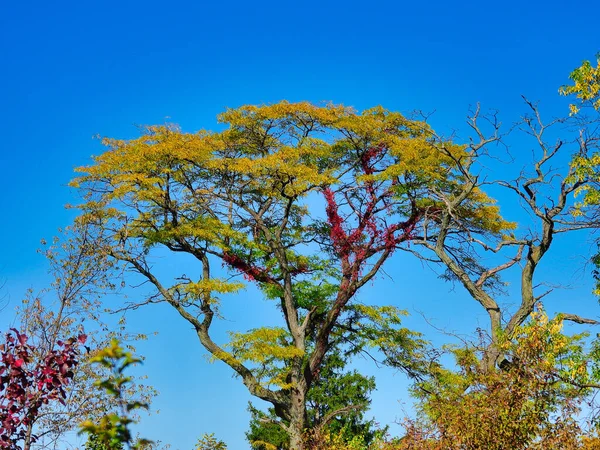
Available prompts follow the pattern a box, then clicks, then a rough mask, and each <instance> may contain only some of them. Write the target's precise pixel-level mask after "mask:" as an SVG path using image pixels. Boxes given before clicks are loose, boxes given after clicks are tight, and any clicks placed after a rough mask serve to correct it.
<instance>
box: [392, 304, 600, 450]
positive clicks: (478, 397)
mask: <svg viewBox="0 0 600 450" xmlns="http://www.w3.org/2000/svg"><path fill="white" fill-rule="evenodd" d="M563 321H564V319H563V318H562V317H557V318H555V319H552V320H549V319H548V317H547V315H546V314H545V312H544V311H543V310H541V309H540V310H538V311H536V312H534V313H532V314H531V316H530V320H528V322H527V323H526V324H524V325H523V326H519V327H518V329H517V330H516V332H515V334H514V336H513V338H512V339H511V340H508V339H506V336H504V338H503V339H502V341H501V343H500V346H501V348H502V351H503V353H504V354H505V355H507V357H508V358H510V360H511V363H510V364H506V365H505V366H503V370H499V371H489V370H486V368H485V367H484V366H482V365H481V364H480V358H481V356H480V355H478V353H480V352H482V351H485V349H486V347H487V345H480V344H469V345H467V346H463V347H455V348H454V350H453V353H454V355H455V357H456V362H457V366H458V370H446V369H440V371H439V372H437V373H436V374H435V375H434V376H433V377H431V378H430V379H429V380H427V381H426V382H424V383H422V384H420V385H419V386H417V388H416V389H415V395H416V396H417V398H418V399H419V405H418V411H419V415H418V419H417V420H409V421H407V434H406V436H405V437H404V438H403V439H402V441H401V443H400V445H399V446H395V447H393V448H396V449H398V450H401V449H402V450H404V449H405V450H408V449H419V450H427V449H431V450H434V449H436V450H437V449H440V450H441V449H447V450H454V449H456V450H459V449H460V450H466V449H473V450H475V449H481V448H485V449H490V450H495V449H498V450H499V449H507V448H510V449H515V450H519V449H549V448H560V449H565V450H567V449H568V450H570V449H573V450H575V449H584V448H588V449H592V448H597V444H598V440H597V438H596V436H595V430H594V427H593V426H592V427H591V428H587V429H586V427H585V425H584V424H583V423H582V421H580V420H578V419H577V415H578V413H579V412H580V411H581V407H582V406H583V405H585V402H586V401H587V400H588V399H589V397H590V394H592V393H593V389H596V388H597V387H598V386H597V383H598V375H599V372H598V369H599V368H600V365H599V363H600V360H599V359H598V357H599V356H600V354H599V353H598V350H599V347H598V345H597V343H596V345H595V346H594V347H593V348H592V349H591V352H590V351H587V350H586V347H587V345H586V339H585V335H574V336H567V335H565V334H564V333H563V332H562V331H561V330H562V326H563ZM482 337H483V336H482ZM484 339H485V338H484ZM482 343H483V342H482ZM484 344H485V343H484Z"/></svg>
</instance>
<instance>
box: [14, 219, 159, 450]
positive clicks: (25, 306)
mask: <svg viewBox="0 0 600 450" xmlns="http://www.w3.org/2000/svg"><path fill="white" fill-rule="evenodd" d="M87 231H88V230H87V229H86V228H85V227H78V226H75V227H70V228H67V229H65V230H63V231H62V232H61V234H60V238H58V237H57V238H55V239H54V240H53V241H52V242H51V243H46V242H43V248H42V250H41V253H43V255H44V256H45V257H46V259H47V262H48V264H49V273H50V275H51V276H52V279H53V281H52V284H51V285H50V286H49V287H48V288H46V289H43V290H42V291H40V292H38V293H36V294H34V293H33V292H29V293H28V295H27V296H26V298H25V299H24V300H23V302H22V304H21V306H20V307H19V308H18V309H17V316H16V322H17V323H18V324H19V325H18V327H19V329H20V330H21V332H22V333H24V334H26V335H27V337H28V343H29V344H30V345H31V347H32V354H31V357H32V360H36V361H43V360H44V358H45V355H46V354H47V353H48V351H50V350H51V349H52V348H53V347H55V345H56V342H57V341H58V340H59V339H60V337H61V336H73V335H78V334H80V333H82V330H83V326H84V325H85V327H86V331H87V341H86V350H87V351H86V352H84V353H83V354H81V355H80V356H79V358H78V362H79V364H78V365H77V366H76V367H74V368H73V378H72V379H71V380H70V381H71V382H70V383H69V384H68V386H65V393H66V397H65V399H64V402H51V403H48V404H45V405H43V406H42V407H41V409H40V411H39V413H38V415H37V416H36V418H35V420H34V421H33V422H32V423H31V424H30V426H31V427H32V433H34V434H35V435H36V436H37V437H38V439H37V441H36V443H35V447H36V448H46V447H47V446H52V445H54V446H55V445H56V443H57V442H58V441H59V440H60V439H61V438H62V436H63V435H64V433H67V432H69V431H73V430H76V429H77V428H78V426H79V424H80V423H81V422H82V421H84V420H86V419H90V418H93V419H100V417H102V416H104V415H105V414H106V412H107V411H111V410H112V409H114V401H113V399H112V398H111V397H110V396H109V395H107V394H106V392H104V391H102V390H98V389H97V388H96V387H95V385H94V382H95V381H98V380H101V379H103V377H105V376H106V375H107V373H106V370H104V369H102V368H100V367H98V366H92V365H91V364H90V362H89V359H90V358H91V357H93V356H94V355H95V354H96V352H97V351H98V350H99V349H102V348H104V347H106V346H107V345H109V343H110V341H111V339H113V338H118V339H120V340H123V341H128V342H132V341H135V340H136V339H141V338H144V337H145V336H143V335H135V336H132V335H130V334H129V333H127V332H126V331H125V322H124V320H123V318H121V319H120V320H119V322H118V324H111V325H110V326H109V325H108V324H107V323H106V322H105V321H104V317H103V316H102V312H103V310H104V309H105V307H103V305H102V303H101V301H100V296H101V295H103V294H106V293H107V292H114V291H115V286H113V282H112V281H111V280H110V276H111V272H110V267H111V262H110V260H108V259H107V258H106V256H103V255H101V254H99V253H97V252H96V251H95V250H94V248H93V245H94V242H93V239H92V237H91V236H90V235H89V233H88V232H87ZM115 321H116V319H115ZM92 393H93V394H92ZM153 394H154V390H153V389H152V388H151V387H148V386H144V385H143V384H142V383H139V382H138V383H135V384H131V385H129V388H128V391H127V392H123V395H125V396H128V397H132V396H137V395H141V396H142V397H143V398H144V401H146V402H148V401H149V399H150V398H151V397H152V395H153Z"/></svg>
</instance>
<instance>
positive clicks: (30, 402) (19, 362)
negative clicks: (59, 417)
mask: <svg viewBox="0 0 600 450" xmlns="http://www.w3.org/2000/svg"><path fill="white" fill-rule="evenodd" d="M85 340H86V336H85V335H80V336H79V337H78V338H77V339H75V338H73V339H70V340H68V341H65V342H63V341H56V342H54V343H53V346H52V347H51V348H50V349H47V350H46V351H45V354H44V357H43V358H41V359H40V360H37V359H36V358H34V354H35V349H34V347H33V346H32V345H31V344H29V343H28V338H27V336H26V335H24V334H22V333H19V331H18V330H16V329H13V330H11V332H9V333H7V334H6V335H5V342H4V343H3V344H2V345H0V352H1V361H0V447H1V448H10V449H14V448H19V449H20V448H21V447H20V445H19V442H22V444H23V447H22V448H23V449H24V450H29V448H30V447H31V444H32V443H33V442H35V441H36V440H37V438H38V436H36V435H35V434H34V433H33V425H34V424H35V422H36V420H37V419H38V417H39V415H40V410H41V409H42V407H43V406H44V405H46V404H49V403H54V402H57V401H58V402H61V403H64V402H65V398H66V396H67V394H66V391H65V386H66V385H67V384H68V383H69V381H70V380H72V379H73V369H74V367H75V366H76V365H77V363H78V361H77V356H78V352H77V346H78V344H83V343H85Z"/></svg>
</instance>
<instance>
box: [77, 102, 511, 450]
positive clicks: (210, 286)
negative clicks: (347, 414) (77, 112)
mask: <svg viewBox="0 0 600 450" xmlns="http://www.w3.org/2000/svg"><path fill="white" fill-rule="evenodd" d="M219 120H220V121H221V122H222V123H223V124H225V125H226V129H225V130H224V131H221V132H208V131H201V132H198V133H184V132H182V131H180V130H179V129H178V128H176V127H173V126H152V127H148V128H147V129H146V132H145V134H144V135H143V136H141V137H140V138H138V139H134V140H131V141H123V140H115V139H105V140H104V143H105V144H106V145H107V146H108V151H106V152H105V153H103V154H102V155H100V156H98V157H96V158H95V162H94V164H93V165H91V166H89V167H85V168H82V169H80V171H81V172H84V175H82V176H81V177H80V178H78V179H76V180H75V181H74V182H73V185H74V186H76V187H79V188H81V190H82V192H83V194H84V197H85V203H84V204H83V205H81V210H82V215H81V217H80V218H79V221H80V223H84V224H86V225H89V226H92V227H95V229H96V232H95V234H96V244H95V245H96V249H97V250H98V251H99V252H103V254H106V255H108V256H110V257H111V258H113V260H115V261H118V262H119V263H121V265H122V266H123V267H127V268H128V269H130V270H133V271H134V272H136V273H137V274H138V275H139V276H141V277H142V278H143V279H144V280H146V281H147V282H149V283H150V284H151V285H152V286H153V287H154V289H155V294H152V295H151V296H150V297H149V298H147V299H146V300H145V301H140V302H139V303H138V304H141V303H153V302H157V301H165V302H167V303H168V304H169V305H170V306H172V307H173V308H174V310H175V311H177V313H178V314H179V315H180V316H181V317H182V318H183V319H184V320H185V321H187V322H188V323H190V324H191V325H192V326H193V327H194V329H195V331H196V333H197V335H198V339H199V341H200V342H201V344H202V345H203V346H204V348H205V349H206V350H207V351H208V352H209V353H210V354H211V355H212V356H213V357H214V358H216V359H219V360H221V361H223V362H224V363H225V364H227V365H229V366H230V367H231V368H232V369H233V370H234V371H235V373H236V374H237V375H239V376H240V377H241V379H242V381H243V383H244V384H245V385H246V387H247V388H248V390H249V392H250V393H251V394H252V395H254V396H256V397H258V398H260V399H262V400H265V401H267V402H269V403H270V404H271V405H272V407H273V409H274V411H275V414H276V415H277V417H279V419H280V421H279V426H281V427H282V428H283V429H284V430H285V431H286V432H287V433H288V434H289V437H290V448H291V449H294V450H295V449H301V448H304V444H303V431H304V430H305V428H306V427H307V406H306V402H307V393H308V391H309V390H310V388H311V386H313V384H314V383H315V381H316V380H318V378H319V374H320V370H321V367H322V365H323V362H324V360H325V356H326V354H327V352H328V351H329V350H330V349H331V348H332V346H335V345H336V342H343V343H344V345H346V346H348V347H356V346H359V347H361V346H362V347H364V346H365V345H371V346H375V347H378V348H380V349H381V350H382V352H383V355H384V356H385V359H386V360H387V361H388V362H390V363H393V364H395V365H396V366H397V367H400V368H403V369H405V370H407V371H408V372H409V373H411V374H416V373H418V372H419V371H420V370H422V369H423V367H422V366H423V361H422V359H423V356H424V354H423V353H424V343H423V342H422V341H420V340H419V339H418V338H417V336H415V335H414V334H412V333H410V332H409V331H408V330H406V329H404V328H402V327H401V326H400V318H399V316H400V311H399V310H397V309H396V308H394V307H392V306H388V305H384V306H381V307H372V306H365V305H363V304H360V303H358V302H357V301H356V294H357V292H358V291H359V289H360V288H361V287H363V286H365V285H366V284H367V283H369V282H370V281H371V280H373V279H374V278H375V276H376V275H377V274H378V273H379V272H380V271H381V269H382V267H383V265H384V264H385V263H386V261H387V260H388V259H389V258H390V256H391V255H392V254H393V253H394V251H395V250H396V249H397V248H399V247H401V246H403V245H404V244H405V243H407V242H409V241H411V240H412V239H413V238H414V236H415V230H416V229H417V227H418V226H419V225H420V224H422V223H423V221H424V220H429V218H430V217H431V216H432V214H434V213H435V211H437V210H439V205H438V204H437V202H436V201H435V200H432V198H431V193H432V192H444V191H447V190H449V189H450V190H454V189H455V186H456V185H461V184H463V183H464V181H465V173H464V172H463V170H460V169H461V168H462V166H461V161H462V160H463V158H468V157H469V151H468V149H469V147H470V146H468V145H467V146H459V145H455V144H453V143H452V142H448V141H445V140H442V139H437V138H436V137H435V135H434V133H433V132H432V131H431V129H430V128H429V127H428V126H427V125H426V124H425V123H423V122H421V121H416V120H410V119H407V118H406V117H404V116H402V115H401V114H399V113H393V112H389V111H386V110H384V109H382V108H374V109H370V110H367V111H364V112H362V113H358V112H356V111H354V110H352V109H350V108H345V107H342V106H335V105H327V106H324V107H318V106H314V105H312V104H309V103H297V104H290V103H287V102H282V103H279V104H274V105H270V106H260V107H257V106H245V107H241V108H238V109H232V110H228V111H227V112H225V113H223V114H222V115H221V116H220V117H219ZM472 145H479V144H472ZM456 214H459V215H460V216H461V218H462V220H463V221H464V223H465V224H468V226H469V227H470V228H471V229H473V230H478V231H484V230H485V231H487V232H490V233H498V232H500V231H501V230H502V229H503V228H505V227H506V226H507V224H506V223H505V222H504V221H503V220H502V219H500V218H499V216H498V209H497V208H496V207H494V206H493V205H491V204H490V202H489V199H488V198H487V197H486V196H485V195H484V194H483V193H482V192H481V191H480V190H479V189H478V188H477V187H475V186H473V188H472V189H470V190H469V191H468V192H465V193H464V194H463V195H462V198H461V208H460V210H457V211H456ZM156 247H163V248H166V249H169V250H171V251H172V252H174V253H186V254H188V255H191V256H193V257H194V258H195V260H196V261H197V265H196V266H194V265H190V268H189V270H186V273H187V274H194V272H195V274H194V275H192V276H187V275H181V276H180V277H178V278H177V279H169V278H168V277H166V276H165V275H164V274H163V273H162V272H161V270H160V268H159V264H158V261H157V260H155V259H152V256H153V250H154V249H155V248H156ZM220 265H224V266H225V267H226V268H227V269H228V270H229V271H230V272H231V273H233V274H239V275H241V276H243V278H244V279H245V280H246V281H247V282H249V283H253V284H255V285H257V286H258V287H259V288H260V289H261V290H262V291H263V292H264V295H265V296H266V297H267V298H270V299H273V300H274V301H275V302H276V305H277V308H278V309H279V310H280V312H281V316H282V322H281V326H280V327H272V328H265V327H259V324H257V327H256V328H253V329H252V330H250V331H248V332H235V333H233V334H232V339H231V341H230V342H225V343H217V342H216V341H215V340H213V338H212V336H211V325H212V323H213V320H214V318H215V317H216V314H217V308H218V305H219V302H220V301H221V298H220V297H222V296H223V294H227V293H233V292H238V291H239V290H240V289H242V288H243V286H244V284H243V283H242V282H241V281H238V280H231V279H230V278H228V277H226V276H225V275H224V274H221V273H220V272H219V270H218V267H219V266H220ZM219 275H220V276H219ZM397 300H400V299H394V301H397ZM132 306H138V305H132ZM346 406H348V405H346Z"/></svg>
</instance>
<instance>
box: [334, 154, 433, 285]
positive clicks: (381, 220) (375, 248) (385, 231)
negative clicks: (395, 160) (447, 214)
mask: <svg viewBox="0 0 600 450" xmlns="http://www.w3.org/2000/svg"><path fill="white" fill-rule="evenodd" d="M384 152H385V147H384V146H377V147H371V148H369V149H368V150H367V151H365V152H364V153H363V154H362V155H361V157H360V159H359V169H360V170H362V172H363V173H364V174H365V175H373V174H374V173H375V170H376V169H375V165H376V163H377V160H378V158H380V157H381V156H382V155H383V154H384ZM395 184H396V183H395V180H392V181H391V182H390V183H383V182H375V181H373V180H366V181H365V182H364V183H363V184H362V185H361V188H360V189H362V190H363V194H364V195H363V197H364V201H363V202H362V204H360V205H358V207H357V205H354V206H353V207H352V211H353V214H354V215H355V216H356V217H354V219H353V220H354V221H355V223H354V224H351V223H350V221H349V220H346V219H344V218H343V217H342V216H341V214H340V211H339V206H338V203H337V201H336V199H335V193H334V192H333V191H332V190H331V189H330V188H325V189H324V190H323V195H324V197H325V203H326V208H325V212H326V215H327V222H328V224H329V230H330V231H329V236H330V238H331V243H332V246H333V250H334V252H335V254H336V255H337V256H338V257H339V258H340V259H341V262H342V267H343V268H344V267H345V268H347V270H348V271H349V276H350V278H351V279H355V278H356V277H358V275H359V273H360V270H361V268H362V266H363V265H364V263H365V262H366V260H367V259H368V258H370V257H371V256H373V255H375V254H377V253H380V252H388V253H391V252H393V251H394V250H395V249H396V247H397V246H398V245H399V244H401V243H402V242H406V241H408V240H410V239H412V233H413V232H414V229H415V227H416V225H417V222H418V221H419V219H420V217H421V215H420V213H419V211H418V210H417V209H416V208H414V207H413V213H412V215H411V216H410V217H409V218H408V219H407V220H405V221H402V222H397V223H394V224H391V225H389V224H388V223H387V220H388V219H389V214H388V212H389V211H390V210H391V207H392V203H393V200H394V197H393V194H394V191H393V189H394V186H395ZM346 200H347V201H348V203H351V202H352V200H351V199H350V198H348V197H347V196H346Z"/></svg>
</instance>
